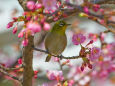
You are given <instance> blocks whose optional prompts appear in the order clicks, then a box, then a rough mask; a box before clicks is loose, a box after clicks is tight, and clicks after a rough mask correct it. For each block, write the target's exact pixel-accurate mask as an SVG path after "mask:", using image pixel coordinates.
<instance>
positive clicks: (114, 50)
mask: <svg viewBox="0 0 115 86" xmlns="http://www.w3.org/2000/svg"><path fill="white" fill-rule="evenodd" d="M107 50H108V55H109V56H110V57H115V42H113V43H110V44H108V45H107Z"/></svg>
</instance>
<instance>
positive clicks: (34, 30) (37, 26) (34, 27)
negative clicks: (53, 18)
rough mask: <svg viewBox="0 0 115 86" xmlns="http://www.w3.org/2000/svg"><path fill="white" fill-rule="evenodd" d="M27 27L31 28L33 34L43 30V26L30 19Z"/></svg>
mask: <svg viewBox="0 0 115 86" xmlns="http://www.w3.org/2000/svg"><path fill="white" fill-rule="evenodd" d="M27 29H29V30H30V31H31V32H32V33H33V34H35V33H37V32H40V31H41V26H40V24H38V23H37V22H33V21H30V22H28V23H27Z"/></svg>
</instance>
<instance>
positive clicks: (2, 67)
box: [0, 64, 23, 71]
mask: <svg viewBox="0 0 115 86" xmlns="http://www.w3.org/2000/svg"><path fill="white" fill-rule="evenodd" d="M22 67H23V65H19V66H18V67H17V68H8V67H4V66H3V65H1V64H0V69H3V70H5V71H10V70H18V69H20V68H22Z"/></svg>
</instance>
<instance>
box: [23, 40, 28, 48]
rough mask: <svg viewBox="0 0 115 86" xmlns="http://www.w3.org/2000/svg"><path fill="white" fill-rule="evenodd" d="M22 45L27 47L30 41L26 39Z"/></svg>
mask: <svg viewBox="0 0 115 86" xmlns="http://www.w3.org/2000/svg"><path fill="white" fill-rule="evenodd" d="M22 45H23V46H24V47H25V46H27V45H28V39H24V40H23V41H22Z"/></svg>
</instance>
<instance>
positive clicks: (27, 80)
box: [22, 36, 34, 86]
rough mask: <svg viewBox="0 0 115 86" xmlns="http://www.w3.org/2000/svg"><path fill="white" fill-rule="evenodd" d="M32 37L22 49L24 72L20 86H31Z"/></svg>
mask: <svg viewBox="0 0 115 86" xmlns="http://www.w3.org/2000/svg"><path fill="white" fill-rule="evenodd" d="M33 38H34V37H33V36H30V37H29V38H28V40H29V43H28V46H26V47H24V51H23V63H24V72H23V81H22V86H32V77H33V67H32V61H33V49H32V46H33V45H34V43H33Z"/></svg>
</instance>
